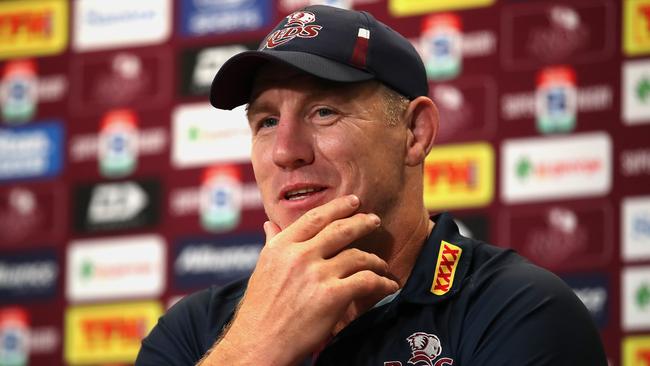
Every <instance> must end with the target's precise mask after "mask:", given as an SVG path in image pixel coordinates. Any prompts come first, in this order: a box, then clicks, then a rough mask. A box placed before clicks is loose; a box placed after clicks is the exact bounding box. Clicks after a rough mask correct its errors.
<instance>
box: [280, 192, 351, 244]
mask: <svg viewBox="0 0 650 366" xmlns="http://www.w3.org/2000/svg"><path fill="white" fill-rule="evenodd" d="M358 208H359V198H358V197H357V196H355V195H348V196H343V197H337V198H335V199H333V200H331V201H330V202H327V203H326V204H324V205H322V206H319V207H316V208H313V209H311V210H309V211H307V212H306V213H305V214H304V215H302V216H301V217H300V218H299V219H298V220H296V221H295V222H294V223H293V224H291V225H289V226H288V227H287V228H286V229H285V230H284V231H283V232H282V235H283V237H285V238H287V239H289V240H291V241H306V240H309V239H311V238H312V237H314V235H316V234H318V233H319V232H320V231H321V230H323V229H324V228H325V227H326V226H327V225H329V224H330V223H331V222H333V221H335V220H338V219H342V218H345V217H348V216H350V215H352V214H353V213H354V212H355V211H356V210H357V209H358Z"/></svg>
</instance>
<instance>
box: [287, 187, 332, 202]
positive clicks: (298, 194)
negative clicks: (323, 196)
mask: <svg viewBox="0 0 650 366" xmlns="http://www.w3.org/2000/svg"><path fill="white" fill-rule="evenodd" d="M323 190H325V187H309V188H307V187H305V188H299V189H292V190H289V191H287V192H285V193H284V196H283V197H284V199H285V200H288V201H297V200H300V199H303V198H306V197H309V196H310V195H312V194H315V193H318V192H321V191H323Z"/></svg>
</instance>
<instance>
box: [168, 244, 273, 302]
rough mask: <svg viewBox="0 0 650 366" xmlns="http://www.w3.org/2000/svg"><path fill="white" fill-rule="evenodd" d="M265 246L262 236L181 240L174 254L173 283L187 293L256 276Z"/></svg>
mask: <svg viewBox="0 0 650 366" xmlns="http://www.w3.org/2000/svg"><path fill="white" fill-rule="evenodd" d="M263 245H264V236H263V235H261V234H240V235H227V236H226V235H224V236H218V237H208V238H203V239H185V240H181V241H180V243H179V245H177V246H176V250H175V254H174V258H175V259H174V282H175V285H176V286H177V287H178V288H181V289H187V288H195V287H205V286H209V285H225V284H227V283H228V282H232V281H234V280H236V279H239V278H242V277H245V276H247V275H249V274H250V273H251V272H253V268H255V264H256V263H257V258H258V257H259V253H260V250H261V249H262V246H263Z"/></svg>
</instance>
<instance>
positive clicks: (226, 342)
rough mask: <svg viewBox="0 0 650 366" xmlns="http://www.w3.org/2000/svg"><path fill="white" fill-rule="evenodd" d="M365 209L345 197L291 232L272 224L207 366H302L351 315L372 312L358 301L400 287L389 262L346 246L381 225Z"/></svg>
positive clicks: (309, 215) (308, 216)
mask: <svg viewBox="0 0 650 366" xmlns="http://www.w3.org/2000/svg"><path fill="white" fill-rule="evenodd" d="M358 207H359V199H358V198H357V197H356V196H345V197H340V198H337V199H335V200H332V201H330V202H328V203H326V204H324V205H322V206H320V207H317V208H314V209H312V210H310V211H308V212H307V213H305V214H304V215H303V216H302V217H300V218H299V219H298V220H297V221H296V222H294V223H293V224H291V225H290V226H289V227H287V228H286V229H285V230H284V231H281V230H280V228H279V227H278V226H277V225H275V224H274V223H272V222H266V223H265V224H264V231H265V233H266V245H265V246H264V248H263V249H262V251H261V253H260V257H259V260H258V262H257V266H256V267H255V270H254V272H253V274H252V276H251V278H250V281H249V284H248V289H247V290H246V294H245V295H244V298H243V299H242V301H241V303H240V306H239V309H238V311H237V313H236V314H235V317H234V319H233V321H232V323H231V325H230V328H229V329H228V330H227V331H226V334H225V335H224V336H223V337H222V339H221V341H220V342H219V343H218V344H217V345H216V346H215V348H214V349H213V351H212V352H211V354H210V355H209V357H207V359H206V360H205V361H204V362H203V363H202V365H224V364H228V365H235V364H254V365H292V364H295V363H297V362H300V361H302V360H303V359H304V358H305V357H307V356H308V355H309V354H310V353H311V352H313V351H314V350H316V349H318V347H319V346H320V344H322V343H323V342H324V341H326V340H327V339H328V338H329V337H330V336H331V335H332V332H333V331H335V330H336V331H339V330H340V329H339V328H340V327H341V325H340V324H341V323H340V321H341V320H342V319H343V318H345V319H344V320H343V321H344V322H345V323H347V322H349V321H351V320H352V319H347V318H349V317H350V314H351V313H352V314H355V315H353V316H358V315H360V313H361V312H363V311H365V310H367V308H366V309H359V305H358V304H360V303H363V304H370V306H372V304H374V303H375V302H376V301H379V300H380V299H382V298H383V297H385V296H387V295H389V294H391V293H393V292H395V291H397V290H398V288H399V285H398V284H397V282H395V281H393V280H391V279H389V278H387V277H385V276H386V275H387V271H388V265H387V263H386V262H385V261H384V260H382V259H380V258H379V257H378V256H376V255H374V254H370V253H367V252H364V251H361V250H359V249H355V248H346V247H347V246H348V245H349V244H350V243H352V242H354V241H355V240H357V239H360V238H362V237H364V236H365V235H367V234H369V233H371V232H372V231H374V230H375V229H377V227H379V226H380V219H379V217H377V216H376V215H374V214H365V213H356V214H355V212H356V211H357V209H358ZM367 307H369V306H367ZM344 315H345V316H344ZM337 323H339V325H338V326H336V325H337ZM335 326H336V327H335ZM335 328H336V329H335Z"/></svg>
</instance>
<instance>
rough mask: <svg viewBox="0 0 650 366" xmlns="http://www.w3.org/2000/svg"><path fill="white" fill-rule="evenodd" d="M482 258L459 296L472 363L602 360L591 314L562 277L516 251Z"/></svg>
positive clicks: (596, 362) (586, 362)
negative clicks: (463, 292)
mask: <svg viewBox="0 0 650 366" xmlns="http://www.w3.org/2000/svg"><path fill="white" fill-rule="evenodd" d="M481 250H485V251H489V252H492V251H494V249H492V248H482V249H481ZM479 251H480V250H479ZM486 258H488V259H487V260H485V261H483V262H481V263H477V265H478V267H477V268H475V270H474V271H473V273H471V274H470V276H469V277H468V278H467V282H466V283H465V286H466V287H465V288H464V290H465V296H462V298H463V299H462V300H461V302H462V303H463V306H464V308H465V314H464V321H465V327H464V328H465V332H466V333H465V334H466V336H467V337H466V339H465V340H466V341H467V342H466V345H470V344H471V347H470V348H472V350H473V351H472V352H473V353H474V356H475V358H474V359H473V360H472V362H471V364H495V365H498V364H502V362H501V360H518V361H519V362H521V364H530V365H538V364H539V365H542V364H547V363H546V362H551V363H553V364H557V365H604V362H605V361H604V360H605V356H604V351H603V348H602V343H601V341H600V337H599V334H598V331H597V329H596V327H595V325H594V323H593V321H592V319H591V316H590V314H589V312H588V311H587V309H586V308H585V306H584V305H583V303H582V302H581V301H580V299H578V297H577V296H576V295H575V293H574V292H573V290H571V288H570V287H569V286H568V285H566V284H565V283H564V281H562V280H561V279H560V278H559V277H557V276H556V275H555V274H553V273H551V272H550V271H547V270H545V269H543V268H540V267H538V266H536V265H534V264H532V263H530V262H528V261H526V260H525V259H524V258H522V257H520V256H519V255H517V254H516V253H514V252H500V253H498V254H497V255H493V256H488V257H486ZM477 350H480V351H478V352H477ZM495 355H500V356H495ZM499 357H501V358H499ZM503 363H505V361H503Z"/></svg>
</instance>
